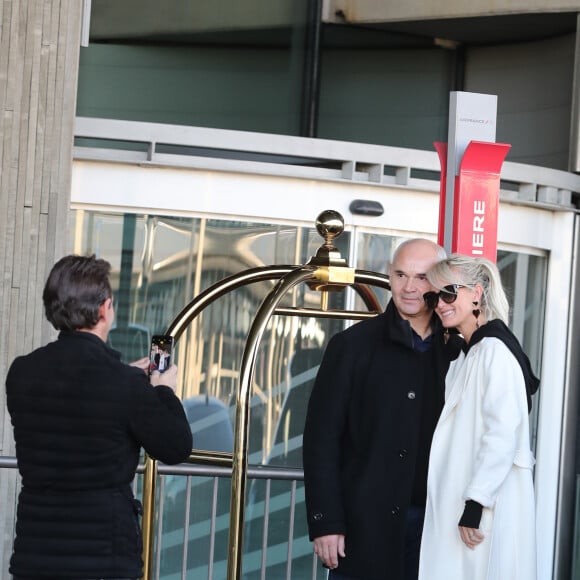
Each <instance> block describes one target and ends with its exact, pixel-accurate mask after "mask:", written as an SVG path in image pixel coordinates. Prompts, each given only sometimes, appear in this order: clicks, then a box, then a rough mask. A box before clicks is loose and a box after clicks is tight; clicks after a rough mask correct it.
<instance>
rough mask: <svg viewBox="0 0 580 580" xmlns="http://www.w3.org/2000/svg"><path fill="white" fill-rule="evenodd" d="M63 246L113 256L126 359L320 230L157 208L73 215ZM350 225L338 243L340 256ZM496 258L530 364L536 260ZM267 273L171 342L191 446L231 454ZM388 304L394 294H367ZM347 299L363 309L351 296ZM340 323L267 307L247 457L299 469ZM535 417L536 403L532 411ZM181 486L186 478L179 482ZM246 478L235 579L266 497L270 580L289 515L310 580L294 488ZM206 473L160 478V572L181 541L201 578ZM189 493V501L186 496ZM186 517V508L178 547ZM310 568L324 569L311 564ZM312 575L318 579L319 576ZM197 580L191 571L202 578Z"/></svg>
mask: <svg viewBox="0 0 580 580" xmlns="http://www.w3.org/2000/svg"><path fill="white" fill-rule="evenodd" d="M72 224H73V227H72V228H71V232H72V235H71V249H72V250H73V251H75V252H77V253H83V254H86V253H95V254H96V255H97V256H99V257H102V258H105V259H107V260H108V261H109V262H111V264H112V268H113V275H112V283H113V290H114V292H115V298H116V310H117V326H116V328H115V330H114V331H113V332H112V333H111V337H110V341H111V344H112V345H113V346H114V347H115V348H118V349H120V350H121V352H122V355H123V358H124V359H125V360H127V361H129V360H132V359H136V358H139V357H141V356H143V355H145V354H147V353H148V344H149V340H150V337H151V335H152V334H156V333H163V332H164V331H165V330H166V329H167V327H168V326H169V324H170V323H171V322H172V320H173V319H174V318H175V317H176V316H177V314H178V313H179V312H180V311H181V310H182V309H183V308H184V307H185V306H186V305H187V304H188V303H189V302H190V301H191V300H192V298H193V297H194V296H197V295H199V293H200V292H202V291H204V290H206V289H207V288H209V287H210V286H212V285H213V284H215V283H216V282H218V281H220V280H223V279H224V278H226V277H228V276H231V275H232V274H236V273H238V272H240V271H242V270H245V269H248V268H255V267H260V266H264V265H272V264H302V263H305V262H306V261H307V260H308V258H309V257H310V256H312V255H314V254H315V253H316V250H317V249H318V247H319V246H320V245H321V243H322V239H321V238H320V237H319V235H318V234H317V232H316V231H315V230H314V229H313V228H303V227H298V226H290V225H277V224H264V223H251V222H234V221H225V220H213V219H199V218H178V217H166V216H154V215H133V214H111V213H105V212H85V211H80V210H77V211H74V212H73V213H72ZM403 239H405V238H404V237H400V236H394V235H382V234H379V233H376V232H372V233H368V232H360V233H357V236H356V255H355V259H354V261H355V264H351V265H352V266H354V267H357V268H358V269H361V270H369V271H375V272H381V273H385V272H386V266H387V260H388V259H390V256H391V255H392V252H393V249H394V248H395V247H396V246H397V245H398V244H399V243H400V242H401V241H402V240H403ZM350 241H351V234H350V233H349V232H345V233H344V234H343V235H342V236H340V237H339V238H337V239H336V240H335V242H334V243H335V245H336V246H337V247H338V248H339V250H340V251H341V254H342V256H343V257H348V256H349V255H350V253H349V244H350ZM498 265H499V267H500V270H501V274H502V279H503V281H504V284H505V286H506V289H507V290H508V294H509V296H510V302H511V303H512V306H513V308H512V321H511V322H512V327H513V328H514V331H516V334H517V335H518V336H519V337H520V339H521V340H522V341H523V344H524V347H525V349H526V350H527V352H528V354H529V355H530V359H531V360H532V364H533V366H534V368H536V369H537V370H539V369H538V366H539V353H540V352H541V341H542V328H541V324H542V319H543V311H544V303H543V296H544V292H543V291H538V289H543V288H544V287H545V282H546V270H547V259H546V257H545V256H537V255H528V254H523V253H516V252H505V251H502V252H499V253H498ZM274 283H275V281H262V282H254V283H251V284H248V285H246V286H243V287H240V288H237V289H235V290H232V291H231V292H228V293H227V294H225V295H224V296H222V297H220V298H219V299H218V300H216V301H215V302H213V303H212V304H211V305H209V306H208V307H207V308H205V309H204V310H203V312H202V313H201V314H200V315H199V316H198V317H197V318H196V319H195V320H194V321H192V323H191V324H190V325H189V326H188V327H187V329H186V331H185V332H184V334H183V335H182V336H181V338H180V340H179V341H178V343H177V348H176V362H177V365H178V366H179V369H180V376H181V380H180V389H181V395H182V400H183V404H184V407H185V410H186V413H187V416H188V418H189V421H190V424H191V426H192V431H193V433H194V444H195V446H196V447H198V448H201V449H208V450H216V451H230V452H231V451H232V450H233V440H234V434H233V421H234V403H235V396H236V392H237V387H238V376H239V370H240V363H241V359H242V354H243V351H244V347H245V345H246V337H247V334H248V331H249V330H250V327H251V325H252V323H253V321H254V317H255V314H256V312H257V310H258V308H259V306H260V304H261V302H262V300H263V299H264V297H265V296H266V295H267V293H268V292H269V291H270V290H271V289H272V287H273V285H274ZM375 291H376V293H377V295H378V298H379V302H380V303H381V304H382V305H386V303H387V301H388V300H389V298H390V293H389V292H388V291H385V290H380V289H375ZM319 304H320V294H319V293H318V292H314V291H312V290H310V289H309V288H308V286H307V285H306V284H302V285H300V286H297V287H296V288H295V289H294V290H293V291H292V292H290V293H289V294H288V295H287V296H285V297H284V298H283V300H282V302H281V305H282V306H308V307H317V306H318V305H319ZM346 304H347V295H346V293H345V292H330V293H329V308H332V309H343V308H345V307H346ZM354 307H355V308H357V309H363V308H364V305H363V304H362V301H361V300H360V298H358V297H357V298H356V299H355V306H354ZM344 325H345V322H344V321H342V320H336V319H328V318H319V317H294V316H283V315H274V316H272V318H271V319H270V321H269V322H268V324H267V326H266V328H265V330H264V333H263V337H262V340H261V342H260V345H259V348H258V351H257V353H256V360H255V364H254V376H253V390H252V397H251V412H250V441H249V450H250V457H249V463H250V464H265V465H268V466H273V467H274V466H275V467H285V468H301V467H302V456H301V452H302V432H303V428H304V420H305V415H306V408H307V404H308V399H309V396H310V392H311V389H312V386H313V382H314V378H315V375H316V371H317V369H318V365H319V363H320V360H321V357H322V353H323V351H324V348H325V346H326V344H327V342H328V340H329V338H330V337H331V336H332V335H333V334H335V333H336V332H338V331H340V330H341V329H342V328H343V327H344ZM536 412H537V410H536ZM188 486H189V487H188ZM291 486H292V483H291V482H290V481H287V482H285V481H272V482H271V485H270V489H269V495H268V494H267V491H268V489H267V484H266V482H265V481H264V480H250V481H249V482H248V488H247V491H248V493H247V508H246V523H245V541H244V550H245V558H244V578H246V579H247V580H250V579H253V578H256V579H257V578H260V566H261V562H262V553H261V547H262V542H263V538H262V535H263V531H264V525H265V520H264V505H265V502H266V499H268V501H269V506H270V507H269V520H268V537H267V541H266V544H267V546H268V550H267V556H266V563H267V572H266V577H267V578H268V579H269V580H271V579H277V578H285V577H286V572H287V569H288V566H289V559H288V550H289V543H288V534H289V529H290V522H291V521H292V522H293V526H294V528H293V532H292V546H291V556H290V563H291V564H290V565H291V568H292V577H294V578H310V577H311V575H312V570H313V558H312V546H311V544H310V542H309V541H308V537H307V526H306V513H305V508H304V489H303V484H302V483H301V482H297V483H296V487H295V490H294V493H295V506H294V511H292V506H291V505H290V498H291V491H292V487H291ZM213 493H214V488H213V479H211V478H201V477H198V478H191V480H190V482H189V483H188V482H187V478H185V477H183V476H170V475H168V476H164V484H163V502H164V508H163V514H162V515H161V517H160V518H159V521H160V523H161V526H162V529H161V541H162V545H161V548H160V552H159V558H160V560H159V569H160V577H161V578H177V577H180V576H179V575H180V571H181V569H182V557H183V555H184V553H185V552H184V545H185V549H186V552H187V555H186V557H187V565H186V568H187V570H188V574H189V575H191V574H192V573H193V574H196V577H197V574H198V573H199V574H200V575H201V576H204V577H205V575H206V574H207V567H208V558H209V557H210V555H209V554H210V553H209V549H210V546H211V545H212V544H211V542H210V536H209V531H210V525H211V505H212V499H213ZM188 497H189V502H190V503H189V509H186V507H187V505H188V504H187V498H188ZM216 497H217V503H216V520H215V527H216V536H215V545H214V550H215V551H214V559H213V564H214V577H223V575H225V566H226V562H227V540H228V527H229V502H230V481H229V479H227V478H226V479H224V480H220V481H219V485H218V488H217V494H216ZM186 512H187V514H188V517H189V521H188V528H187V529H188V535H187V541H186V543H185V544H184V528H185V526H186V518H185V516H186ZM317 568H320V566H319V565H317ZM318 575H319V577H322V574H321V573H320V570H319V573H318ZM201 576H200V577H201Z"/></svg>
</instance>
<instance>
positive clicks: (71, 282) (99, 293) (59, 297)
mask: <svg viewBox="0 0 580 580" xmlns="http://www.w3.org/2000/svg"><path fill="white" fill-rule="evenodd" d="M110 271H111V264H109V262H107V261H106V260H98V259H97V258H96V257H95V256H74V255H71V256H65V257H64V258H61V259H60V260H59V261H58V262H57V263H56V264H55V265H54V266H53V268H52V270H51V271H50V274H49V275H48V279H47V281H46V285H45V286H44V292H43V293H42V301H43V302H44V312H45V314H46V318H47V319H48V321H49V322H50V323H51V324H52V325H53V326H54V327H55V328H56V329H57V330H78V329H79V328H93V327H94V326H95V325H96V324H97V322H98V321H99V307H100V306H101V304H102V303H103V302H104V301H105V300H106V299H107V298H111V297H112V295H113V292H112V290H111V284H110V282H109V273H110Z"/></svg>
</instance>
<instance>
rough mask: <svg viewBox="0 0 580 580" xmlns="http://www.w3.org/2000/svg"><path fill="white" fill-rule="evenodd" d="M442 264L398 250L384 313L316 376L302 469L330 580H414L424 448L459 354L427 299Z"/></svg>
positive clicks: (340, 337) (349, 333)
mask: <svg viewBox="0 0 580 580" xmlns="http://www.w3.org/2000/svg"><path fill="white" fill-rule="evenodd" d="M444 257H445V252H444V250H443V249H442V248H440V247H439V246H437V245H436V244H434V243H433V242H431V241H429V240H424V239H412V240H407V241H406V242H403V243H402V244H401V245H400V246H399V247H398V249H397V250H396V252H395V255H394V256H393V261H392V263H391V264H389V268H388V272H389V279H390V283H391V293H392V299H391V301H390V302H389V304H388V306H387V308H386V310H385V312H384V313H383V314H381V315H379V316H377V317H375V318H372V319H369V320H365V321H363V322H360V323H358V324H355V325H354V326H351V327H350V328H349V329H347V330H345V331H343V332H341V333H338V334H337V335H335V336H334V337H332V339H331V340H330V342H329V344H328V346H327V348H326V351H325V354H324V357H323V360H322V363H321V365H320V369H319V371H318V375H317V377H316V382H315V385H314V388H313V391H312V395H311V398H310V401H309V405H308V413H307V417H306V426H305V430H304V441H303V460H304V478H305V492H306V509H307V518H308V527H309V533H310V539H311V540H313V541H314V551H315V552H316V554H318V556H319V558H320V560H321V561H322V563H323V564H324V565H325V566H326V567H328V568H330V570H331V571H330V575H329V579H331V580H403V579H404V580H411V579H416V578H417V573H418V558H419V547H420V539H421V531H422V524H423V516H424V508H425V497H426V487H427V465H428V457H429V448H430V445H431V438H432V436H433V431H434V429H435V425H436V423H437V419H438V417H439V414H440V412H441V409H442V407H443V402H444V390H445V374H446V372H447V368H448V366H449V362H450V360H451V359H452V358H454V357H455V356H456V355H457V354H458V351H459V344H458V341H457V337H454V338H453V339H452V340H451V341H449V342H448V341H447V340H446V337H444V334H443V329H442V327H441V324H440V322H439V319H438V318H437V316H434V315H433V312H432V311H430V310H428V309H427V308H426V306H425V302H424V300H423V294H424V293H425V292H428V291H429V290H431V287H430V285H429V282H428V281H427V279H426V273H427V271H428V270H429V268H430V267H431V266H432V265H433V264H434V263H435V262H437V261H438V260H440V259H443V258H444Z"/></svg>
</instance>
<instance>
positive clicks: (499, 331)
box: [463, 318, 540, 413]
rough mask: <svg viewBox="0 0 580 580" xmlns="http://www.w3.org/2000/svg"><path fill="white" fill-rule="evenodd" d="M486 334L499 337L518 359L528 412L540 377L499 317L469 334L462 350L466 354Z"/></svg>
mask: <svg viewBox="0 0 580 580" xmlns="http://www.w3.org/2000/svg"><path fill="white" fill-rule="evenodd" d="M486 336H492V337H494V338H499V340H501V341H502V342H503V343H504V344H505V345H506V346H507V347H508V348H509V349H510V352H511V353H512V354H513V355H514V357H515V358H516V360H517V361H518V363H519V365H520V367H521V369H522V373H523V374H524V381H525V383H526V395H527V398H528V413H529V412H530V411H531V410H532V395H533V394H534V393H535V392H536V391H537V390H538V387H539V386H540V379H538V378H537V377H536V376H535V375H534V372H533V371H532V366H531V364H530V359H529V358H528V357H527V355H526V353H525V352H524V351H523V350H522V347H521V345H520V343H519V342H518V339H517V338H516V337H515V335H514V334H513V333H512V331H511V330H510V329H509V328H508V327H507V326H506V325H505V324H504V323H503V322H502V321H501V320H500V319H499V318H496V319H495V320H490V321H489V322H487V323H486V324H484V325H482V326H480V327H479V328H478V329H477V330H476V331H475V332H474V333H473V334H472V336H471V340H470V341H469V344H464V345H463V350H464V351H465V353H466V354H467V352H468V351H469V349H470V348H471V347H472V346H473V345H474V344H477V343H478V342H479V341H480V340H481V339H483V338H485V337H486Z"/></svg>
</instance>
